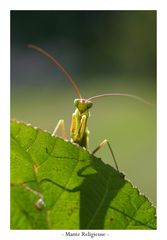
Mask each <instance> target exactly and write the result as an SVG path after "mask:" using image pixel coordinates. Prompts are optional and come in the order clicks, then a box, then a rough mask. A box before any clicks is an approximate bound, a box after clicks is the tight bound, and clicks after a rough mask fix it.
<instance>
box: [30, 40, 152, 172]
mask: <svg viewBox="0 0 167 240" xmlns="http://www.w3.org/2000/svg"><path fill="white" fill-rule="evenodd" d="M28 47H29V48H32V49H34V50H36V51H37V52H39V53H41V54H42V55H44V56H45V57H47V58H48V59H49V60H51V61H52V62H53V63H54V64H55V65H56V66H57V67H58V68H59V69H60V70H61V71H62V72H63V74H64V75H65V76H66V78H67V79H68V80H69V81H70V83H71V85H72V86H73V88H74V90H75V92H76V94H77V96H78V97H79V98H77V99H75V100H74V105H75V107H76V109H75V112H74V113H73V114H72V121H71V128H70V136H71V142H72V143H76V144H78V145H79V146H81V147H85V148H86V149H87V148H88V142H89V130H88V127H87V121H88V118H89V116H90V109H91V108H92V106H93V102H92V100H94V99H97V98H101V97H107V96H124V97H129V98H133V99H136V100H138V101H142V102H144V103H146V104H150V103H149V102H148V101H146V100H144V99H143V98H141V97H138V96H136V95H131V94H125V93H104V94H100V95H96V96H93V97H90V98H88V99H85V98H83V97H82V95H81V93H80V90H79V88H78V86H77V84H76V83H75V82H74V80H73V78H72V77H71V75H70V74H69V72H68V71H67V70H66V69H65V68H64V66H63V65H62V64H60V62H59V61H58V60H57V59H56V58H55V57H53V56H52V55H51V54H50V53H48V52H47V51H45V50H44V49H42V48H41V47H38V46H36V45H33V44H29V45H28ZM59 128H61V132H62V137H63V139H66V132H65V126H64V120H59V122H58V123H57V126H56V127H55V129H54V131H53V133H52V136H56V135H57V131H58V129H59ZM106 144H107V146H108V148H109V150H110V152H111V155H112V158H113V160H114V164H115V167H116V169H117V171H118V172H119V168H118V164H117V162H116V158H115V155H114V153H113V150H112V147H111V144H110V143H109V141H108V140H107V139H105V140H103V141H102V142H101V143H100V144H99V145H98V146H97V148H96V149H94V150H93V151H92V154H93V155H94V154H95V153H96V152H97V151H98V150H99V149H101V148H102V147H103V146H104V145H106Z"/></svg>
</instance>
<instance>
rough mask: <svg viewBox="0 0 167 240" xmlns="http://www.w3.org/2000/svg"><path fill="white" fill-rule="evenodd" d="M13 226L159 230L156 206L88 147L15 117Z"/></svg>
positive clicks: (23, 227)
mask: <svg viewBox="0 0 167 240" xmlns="http://www.w3.org/2000/svg"><path fill="white" fill-rule="evenodd" d="M37 192H38V193H40V194H42V195H43V196H44V203H45V205H43V206H41V207H38V208H37V207H36V204H35V203H36V201H38V199H39V194H36V193H37ZM11 228H12V229H155V228H156V218H155V208H154V207H153V206H152V205H151V203H150V202H149V201H148V199H147V198H146V197H145V196H143V195H141V194H140V193H139V191H138V190H137V189H136V188H134V187H133V186H132V184H131V183H130V182H128V181H127V180H125V179H124V177H123V175H121V174H120V173H118V172H117V171H116V170H115V169H114V168H112V167H111V166H109V165H107V164H104V163H103V162H102V161H101V159H98V158H96V157H94V156H93V155H91V154H90V153H89V152H88V151H87V150H85V149H83V148H81V147H79V146H77V145H74V144H72V143H71V142H67V141H64V140H62V139H60V138H57V137H56V138H55V137H52V136H51V135H50V134H49V133H48V132H45V131H42V130H40V129H37V128H33V127H32V126H30V125H26V124H24V123H19V122H16V121H12V122H11Z"/></svg>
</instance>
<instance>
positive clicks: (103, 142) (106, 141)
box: [92, 139, 119, 172]
mask: <svg viewBox="0 0 167 240" xmlns="http://www.w3.org/2000/svg"><path fill="white" fill-rule="evenodd" d="M106 144H107V146H108V147H109V150H110V153H111V155H112V158H113V160H114V164H115V167H116V169H117V171H118V172H119V168H118V164H117V161H116V158H115V155H114V152H113V150H112V147H111V145H110V143H109V141H108V140H107V139H105V140H104V141H102V142H101V143H100V144H99V145H98V146H97V148H95V150H94V151H92V154H93V155H94V154H95V153H96V152H97V151H98V150H100V149H101V148H102V147H104V145H106Z"/></svg>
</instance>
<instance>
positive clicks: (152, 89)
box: [11, 11, 156, 203]
mask: <svg viewBox="0 0 167 240" xmlns="http://www.w3.org/2000/svg"><path fill="white" fill-rule="evenodd" d="M30 43H31V44H36V45H38V46H40V47H42V48H44V49H45V50H47V51H48V52H50V53H51V54H52V55H53V56H55V57H56V58H57V59H58V60H59V61H60V62H61V63H62V64H63V65H64V66H65V67H66V68H67V69H68V71H69V72H70V73H71V75H72V76H73V78H74V80H75V82H76V83H77V85H78V87H79V89H80V91H81V93H82V95H83V96H84V97H85V98H88V97H91V96H93V95H97V94H101V93H106V92H124V93H129V94H136V95H138V96H140V97H143V98H145V99H146V100H148V101H150V102H151V103H153V105H152V106H148V105H145V104H143V103H141V102H137V101H134V100H131V99H127V98H123V97H111V98H101V99H98V100H95V101H94V106H93V108H92V111H91V118H90V120H89V122H88V125H89V129H90V131H91V135H90V149H94V148H95V147H96V146H97V145H98V144H99V143H100V142H101V141H102V140H103V139H105V138H106V139H108V140H109V141H110V142H111V145H112V146H113V149H114V152H115V155H116V158H117V161H118V164H119V167H120V169H121V171H123V172H124V173H125V174H126V176H127V178H129V179H130V180H132V182H133V183H134V184H135V185H136V186H138V187H139V189H140V190H141V191H142V192H143V193H145V194H146V195H148V196H149V197H150V198H151V200H152V201H153V202H154V203H155V202H156V191H155V188H156V136H155V135H156V133H155V132H156V127H155V126H156V123H155V122H156V119H155V102H156V100H155V98H156V11H11V117H12V118H16V119H18V120H20V121H25V122H28V123H29V122H30V123H32V125H34V126H39V127H40V128H42V129H47V130H48V131H50V132H51V131H53V129H54V127H55V126H56V123H57V122H58V120H59V119H64V120H65V123H66V129H67V132H68V133H69V127H70V121H71V114H72V112H73V111H74V106H73V100H74V98H77V96H76V94H75V91H74V90H73V87H72V86H71V85H70V83H69V81H68V80H67V79H66V78H65V76H63V74H62V73H61V72H60V71H59V69H57V67H56V66H54V65H53V64H52V63H51V62H50V61H49V60H48V59H47V58H45V57H44V56H42V55H41V54H39V53H38V52H36V51H34V50H32V49H29V48H28V47H27V44H30ZM97 156H100V157H102V158H103V160H104V161H105V162H107V163H110V164H113V163H112V160H111V157H110V155H109V151H108V149H107V148H106V149H104V150H102V151H101V152H99V153H97Z"/></svg>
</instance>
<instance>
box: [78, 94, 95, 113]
mask: <svg viewBox="0 0 167 240" xmlns="http://www.w3.org/2000/svg"><path fill="white" fill-rule="evenodd" d="M74 105H75V107H76V108H77V109H78V111H79V112H80V113H81V114H82V113H84V112H85V111H87V110H89V109H90V108H91V107H92V106H93V103H92V102H91V101H89V100H87V99H80V98H79V99H75V100H74Z"/></svg>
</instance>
